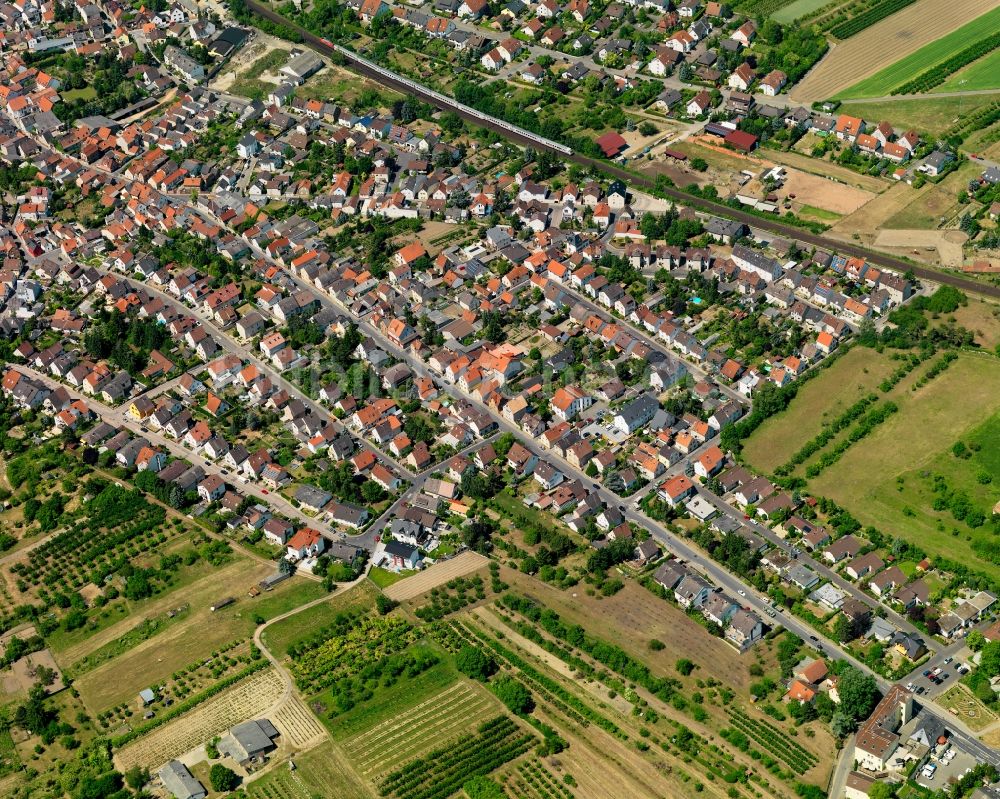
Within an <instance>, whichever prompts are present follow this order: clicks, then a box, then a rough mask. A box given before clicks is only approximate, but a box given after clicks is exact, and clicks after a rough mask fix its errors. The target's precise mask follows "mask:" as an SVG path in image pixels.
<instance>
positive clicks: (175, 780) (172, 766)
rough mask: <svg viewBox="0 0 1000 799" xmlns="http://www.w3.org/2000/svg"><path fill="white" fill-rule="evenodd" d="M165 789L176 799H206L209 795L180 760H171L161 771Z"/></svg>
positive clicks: (160, 774) (160, 775)
mask: <svg viewBox="0 0 1000 799" xmlns="http://www.w3.org/2000/svg"><path fill="white" fill-rule="evenodd" d="M159 777H160V779H161V780H162V781H163V787H165V788H166V789H167V790H168V791H170V793H171V794H173V796H174V797H176V799H205V797H206V796H208V793H207V792H206V791H205V788H204V786H203V785H202V784H201V783H200V782H198V780H196V779H195V778H194V775H193V774H192V773H191V772H190V771H188V767H187V766H185V765H184V764H183V763H181V762H180V761H179V760H171V761H170V762H169V763H167V765H165V766H164V767H163V768H161V769H160V771H159Z"/></svg>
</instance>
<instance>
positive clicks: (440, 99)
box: [246, 0, 1000, 299]
mask: <svg viewBox="0 0 1000 799" xmlns="http://www.w3.org/2000/svg"><path fill="white" fill-rule="evenodd" d="M246 5H247V8H248V9H250V11H252V12H253V13H255V14H258V15H260V16H262V17H264V18H265V19H269V20H271V21H272V22H275V23H277V24H279V25H283V26H285V27H286V28H289V29H291V30H294V31H296V32H297V33H298V34H299V35H301V36H302V39H303V42H304V43H305V44H307V45H308V46H309V47H311V48H312V49H314V50H316V51H317V52H318V53H320V54H321V55H324V56H326V57H328V58H330V57H332V56H333V55H334V54H337V55H339V56H340V57H341V58H342V59H343V60H344V61H345V62H346V64H347V66H348V67H350V69H351V70H352V71H354V72H356V73H358V74H359V75H361V76H363V77H366V78H369V79H370V80H374V81H376V82H378V83H380V84H382V85H384V86H386V87H387V88H390V89H393V90H395V91H397V92H400V93H402V94H410V95H414V96H416V97H418V98H420V99H421V100H423V101H425V102H427V103H430V104H431V105H433V106H435V107H436V108H439V109H440V110H442V111H451V112H453V113H456V114H458V116H460V117H461V118H462V119H464V120H466V121H467V122H471V123H472V124H474V125H479V126H480V127H484V128H487V129H489V130H492V131H494V132H495V133H499V134H501V135H502V136H504V137H506V138H507V139H509V140H510V141H513V142H515V143H516V144H520V145H522V146H528V147H534V148H535V149H536V150H537V149H539V148H543V149H546V150H548V151H549V152H552V153H555V154H556V155H558V156H560V157H561V158H564V159H566V160H567V161H571V162H573V163H575V164H579V165H580V166H584V167H588V168H590V169H594V170H597V171H600V172H603V173H604V174H606V175H609V176H610V177H613V178H616V179H618V180H622V181H624V182H625V183H626V184H629V185H633V186H638V187H640V188H643V189H646V190H652V189H654V188H655V181H654V180H653V179H652V178H648V177H645V176H643V175H637V174H635V173H633V172H629V171H627V170H625V169H622V168H621V167H618V166H616V165H614V164H610V163H608V162H606V161H601V160H599V159H596V158H591V157H589V156H586V155H582V154H580V153H577V152H574V151H573V150H569V148H567V147H566V146H565V145H562V144H558V143H557V142H552V141H549V140H548V139H544V138H542V137H540V136H537V135H535V134H533V133H530V132H528V131H523V130H522V129H520V128H515V127H514V126H512V125H510V124H509V123H507V122H503V121H500V120H495V119H491V118H490V117H487V116H486V115H485V114H482V113H481V112H478V111H475V110H474V109H470V108H468V107H467V106H464V105H462V104H461V103H459V102H457V101H455V100H452V99H450V98H448V97H445V96H444V95H442V94H439V93H438V92H435V91H433V90H431V89H427V88H425V87H422V86H420V84H418V83H415V82H413V81H411V80H409V79H408V78H404V77H402V76H399V75H395V73H392V72H390V71H389V70H386V69H385V68H383V67H376V66H374V65H373V64H371V63H370V62H369V61H367V60H366V59H364V58H362V57H360V56H358V55H356V54H354V53H352V52H351V51H350V50H348V49H346V48H344V47H341V46H338V45H335V44H333V43H332V42H329V41H327V40H326V39H323V38H321V37H319V36H317V35H316V34H314V33H312V32H310V31H308V30H307V29H305V28H303V27H302V26H301V25H299V24H297V23H295V22H293V21H292V20H290V19H288V18H287V17H284V16H282V15H281V14H279V13H277V12H276V11H274V10H273V9H271V8H269V7H268V6H266V5H264V4H262V3H260V2H258V0H246ZM567 151H568V152H567ZM659 193H661V194H663V195H665V196H666V197H668V198H670V199H672V200H676V201H677V202H678V203H680V204H682V205H687V206H690V207H692V208H696V209H698V210H701V211H704V212H706V213H711V214H714V215H716V216H721V217H725V218H727V219H735V220H736V221H737V222H742V223H744V224H746V225H749V226H750V227H754V228H760V229H762V230H767V231H769V232H771V233H776V234H778V235H780V236H783V237H785V238H789V239H793V240H795V241H799V242H802V243H804V244H811V245H813V246H816V247H822V248H823V249H826V250H830V251H834V252H837V253H840V254H843V255H849V256H853V257H856V258H864V259H865V260H867V261H870V262H871V263H874V264H877V265H879V266H882V267H884V268H887V269H891V270H893V271H896V272H899V273H900V274H902V273H905V272H907V271H911V272H913V274H914V275H916V276H917V277H919V278H922V279H924V280H931V281H934V282H936V283H944V284H947V285H949V286H954V287H955V288H958V289H961V290H962V291H966V292H969V293H971V294H981V295H984V296H987V297H993V298H996V299H1000V286H994V285H990V284H987V283H980V282H978V281H975V280H971V279H969V278H965V277H961V276H960V275H954V274H950V273H948V272H942V271H938V270H936V269H932V268H930V267H927V266H920V265H917V264H913V263H911V262H909V261H905V260H903V259H902V258H897V257H895V256H892V255H889V254H888V253H883V252H879V251H877V250H871V249H869V248H867V247H862V246H860V245H858V244H850V243H847V242H840V241H834V240H833V239H828V238H826V237H825V236H821V235H819V234H817V233H812V232H810V231H808V230H805V229H803V228H799V227H795V226H794V225H788V224H785V223H783V222H781V221H780V220H779V219H773V220H772V219H765V218H762V217H759V216H754V215H753V214H748V213H745V212H744V211H740V210H739V209H737V208H731V207H730V206H728V205H724V204H722V203H718V202H713V201H712V200H706V199H704V198H702V197H696V196H694V195H692V194H688V193H687V192H684V191H680V190H679V189H674V188H667V189H660V190H659Z"/></svg>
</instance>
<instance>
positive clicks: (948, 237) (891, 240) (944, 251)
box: [875, 230, 968, 269]
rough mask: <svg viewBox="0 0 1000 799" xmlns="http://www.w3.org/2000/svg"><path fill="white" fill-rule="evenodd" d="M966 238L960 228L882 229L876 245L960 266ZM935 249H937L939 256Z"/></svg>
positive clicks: (891, 251) (923, 259)
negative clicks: (935, 253) (935, 255)
mask: <svg viewBox="0 0 1000 799" xmlns="http://www.w3.org/2000/svg"><path fill="white" fill-rule="evenodd" d="M966 239H968V236H966V235H965V234H964V233H963V232H962V231H960V230H882V231H880V232H879V234H878V235H877V236H876V237H875V246H876V247H877V248H878V249H880V250H885V251H886V252H890V253H896V254H901V255H909V256H911V257H913V258H916V259H917V260H920V261H925V262H928V263H932V264H934V265H935V266H946V267H948V268H950V269H959V268H961V266H962V244H963V243H964V242H965V241H966ZM932 251H936V252H937V257H936V258H935V257H934V252H932Z"/></svg>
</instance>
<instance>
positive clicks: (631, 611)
mask: <svg viewBox="0 0 1000 799" xmlns="http://www.w3.org/2000/svg"><path fill="white" fill-rule="evenodd" d="M500 574H501V578H502V579H503V580H505V581H506V582H508V583H510V584H511V585H514V586H516V587H517V588H518V590H520V591H521V592H523V593H524V594H526V595H528V596H534V597H536V598H537V599H539V600H540V601H541V602H543V603H544V604H545V605H546V606H548V607H550V608H552V610H554V611H555V612H556V613H558V614H559V615H560V616H562V617H563V618H565V619H566V620H567V621H571V622H574V623H577V624H582V625H584V626H585V627H586V628H587V629H588V630H590V631H592V632H593V634H594V635H596V636H598V637H600V638H604V639H605V640H609V641H613V642H614V643H616V644H618V645H619V646H621V647H622V648H623V649H625V650H626V651H627V652H629V653H630V654H632V655H634V656H636V657H638V658H641V659H642V660H643V661H644V662H645V663H647V664H649V666H650V667H652V668H653V669H654V670H655V671H656V672H657V673H668V674H670V675H671V676H678V675H677V673H676V670H675V668H674V664H675V663H676V662H677V660H678V658H682V657H684V658H689V659H690V660H692V661H694V662H695V663H697V664H698V665H699V666H701V667H702V668H703V669H706V670H708V669H710V670H711V672H712V673H714V674H725V675H726V684H727V685H729V686H730V687H732V688H733V689H734V690H736V691H739V692H740V693H742V694H743V695H745V696H747V697H748V696H749V693H748V686H749V685H750V683H751V682H752V681H753V678H752V677H751V676H750V671H749V668H750V663H751V660H752V658H751V657H747V656H741V655H740V654H739V653H738V652H737V651H736V650H735V649H733V648H732V647H731V646H729V645H728V644H727V643H725V642H724V641H723V640H722V639H720V638H716V637H714V636H713V635H711V634H709V633H708V632H707V631H706V630H705V628H704V627H702V626H701V625H700V624H698V623H697V622H695V621H692V620H691V619H689V618H688V617H687V616H686V615H685V614H684V613H683V612H682V611H680V610H679V609H677V608H676V607H674V606H673V605H671V604H669V603H668V602H665V601H664V600H662V599H660V598H659V597H658V596H655V595H654V594H652V593H651V592H649V591H647V590H646V589H645V588H643V587H642V586H641V585H639V584H638V583H636V582H635V581H634V580H626V581H625V587H624V588H623V589H622V590H621V591H619V592H618V593H617V594H615V595H614V596H611V597H606V598H600V599H599V598H598V597H596V596H588V595H587V593H586V592H585V590H584V588H583V586H578V587H577V588H576V589H571V590H569V591H560V590H558V589H556V588H553V587H551V586H548V585H546V584H544V583H542V582H540V581H538V580H534V579H532V578H530V577H527V576H525V575H522V574H520V573H518V572H516V571H513V570H511V569H502V570H501V573H500ZM654 638H656V639H659V640H661V641H663V642H664V643H665V644H666V648H665V649H663V650H661V651H660V652H652V651H650V649H649V642H650V641H651V640H652V639H654ZM697 674H698V672H697V671H696V672H695V675H697Z"/></svg>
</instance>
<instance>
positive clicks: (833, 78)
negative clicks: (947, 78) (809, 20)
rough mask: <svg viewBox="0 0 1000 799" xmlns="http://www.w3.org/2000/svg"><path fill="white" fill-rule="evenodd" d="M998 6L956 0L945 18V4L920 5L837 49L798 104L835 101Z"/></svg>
mask: <svg viewBox="0 0 1000 799" xmlns="http://www.w3.org/2000/svg"><path fill="white" fill-rule="evenodd" d="M995 5H996V4H995V3H994V2H992V1H991V0H953V2H951V3H949V4H948V13H947V14H944V15H943V14H941V13H940V11H941V3H940V2H939V0H917V2H916V3H914V4H913V5H911V6H909V7H907V8H904V9H903V10H902V11H898V12H896V13H895V14H893V15H892V16H890V17H888V18H887V19H884V20H882V21H881V22H879V23H878V24H876V25H872V26H871V27H870V28H867V29H866V30H863V31H862V32H861V33H859V34H857V35H856V36H852V37H851V38H850V39H847V40H846V41H843V42H840V43H838V44H837V45H836V46H835V47H832V48H831V49H830V51H829V52H828V53H827V54H826V56H825V57H824V58H823V60H822V61H820V62H819V63H818V64H817V65H816V66H815V67H813V69H812V70H811V71H810V72H809V74H808V75H806V77H805V79H804V80H802V81H801V82H800V83H799V84H798V85H797V86H795V87H794V88H793V89H792V90H791V92H790V93H789V94H790V96H791V98H792V99H793V100H795V102H798V103H811V102H813V101H814V100H825V99H827V98H829V97H833V96H834V95H835V94H836V93H837V92H839V91H842V90H843V89H846V88H847V87H848V86H852V85H854V84H855V83H857V82H858V81H859V80H861V79H863V78H866V77H868V76H869V75H874V74H875V73H876V72H878V71H879V70H881V69H884V68H885V67H887V66H889V65H890V64H892V63H894V62H896V61H898V60H899V59H900V58H903V57H904V56H907V55H909V54H910V53H912V52H914V51H915V50H918V49H919V48H921V47H923V46H924V45H925V44H928V43H930V42H932V41H934V40H935V39H938V38H940V37H941V36H944V35H945V34H946V33H950V32H951V31H953V30H955V29H956V28H959V27H961V26H962V25H964V24H965V23H967V22H969V21H971V20H973V19H975V18H976V17H978V16H979V15H980V14H983V13H985V12H986V11H989V10H990V9H991V8H993V7H994V6H995Z"/></svg>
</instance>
